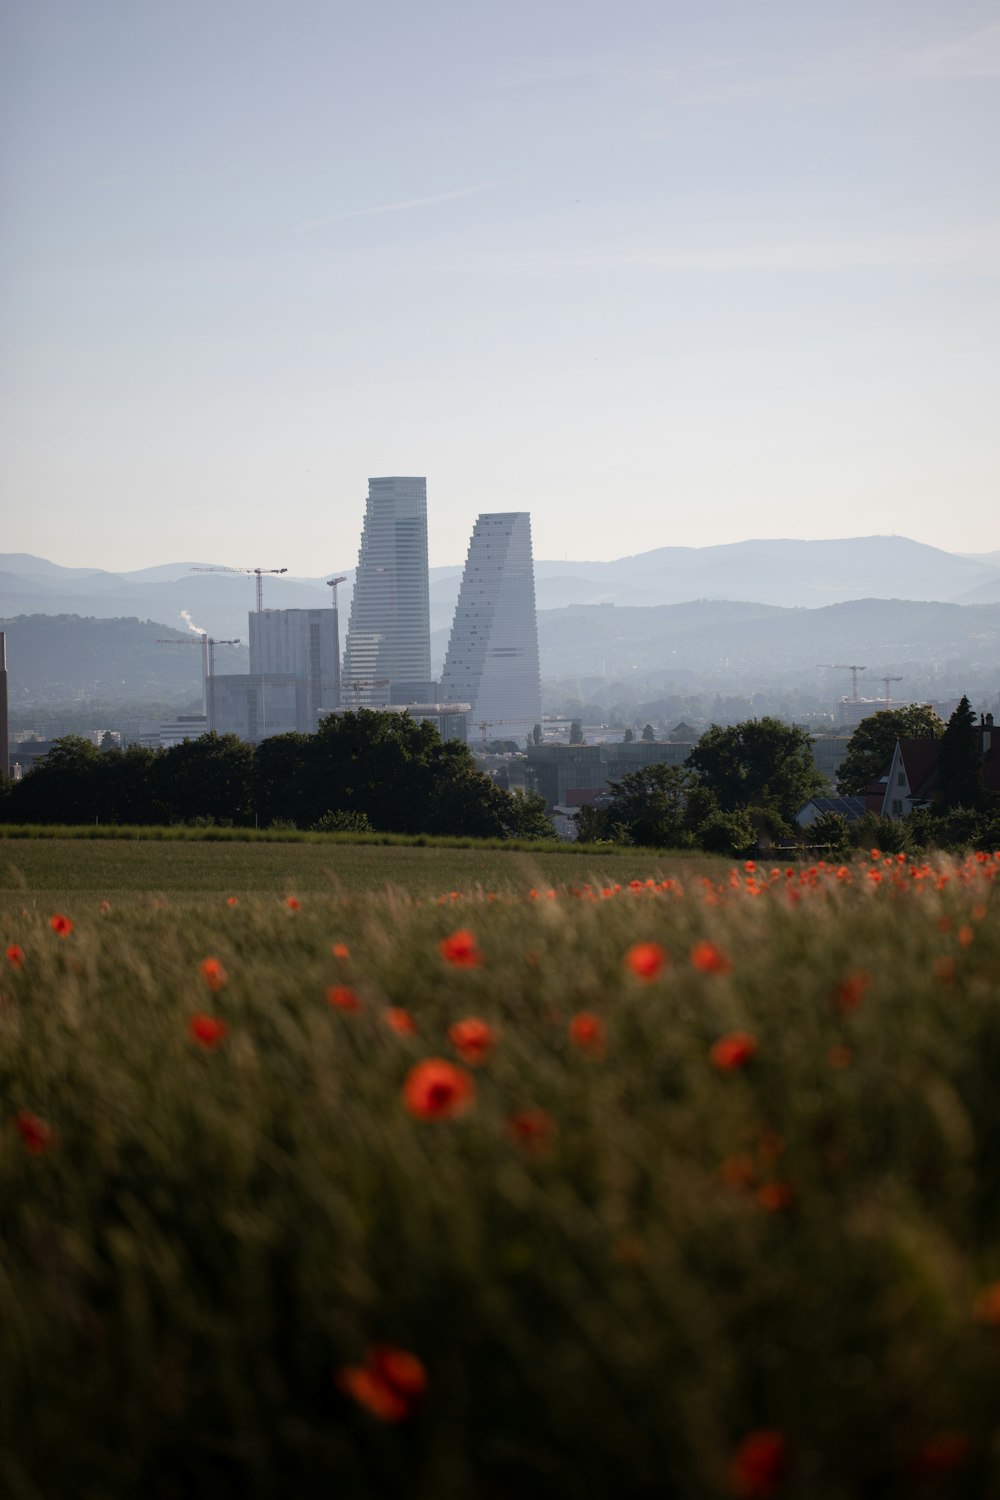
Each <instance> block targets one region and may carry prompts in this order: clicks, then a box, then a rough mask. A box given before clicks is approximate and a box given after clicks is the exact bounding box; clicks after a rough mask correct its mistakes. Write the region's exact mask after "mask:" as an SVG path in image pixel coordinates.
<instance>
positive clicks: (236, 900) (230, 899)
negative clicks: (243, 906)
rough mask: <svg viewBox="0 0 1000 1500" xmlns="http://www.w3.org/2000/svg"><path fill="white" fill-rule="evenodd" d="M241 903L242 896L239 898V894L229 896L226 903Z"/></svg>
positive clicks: (235, 904) (234, 904)
mask: <svg viewBox="0 0 1000 1500" xmlns="http://www.w3.org/2000/svg"><path fill="white" fill-rule="evenodd" d="M239 904H240V898H239V896H227V897H226V905H227V906H239Z"/></svg>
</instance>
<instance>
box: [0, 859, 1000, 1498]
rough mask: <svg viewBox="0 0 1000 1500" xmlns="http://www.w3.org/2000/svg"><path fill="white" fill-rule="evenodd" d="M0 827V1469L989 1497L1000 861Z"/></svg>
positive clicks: (65, 1488)
mask: <svg viewBox="0 0 1000 1500" xmlns="http://www.w3.org/2000/svg"><path fill="white" fill-rule="evenodd" d="M105 851H106V852H107V854H108V856H109V857H110V858H111V859H112V860H117V861H120V862H121V863H120V866H119V872H118V885H117V886H114V887H112V886H110V885H109V886H108V887H107V889H108V890H110V891H111V895H110V896H109V897H108V900H109V901H110V908H109V909H107V910H102V909H101V905H100V900H99V899H98V898H99V896H101V893H102V891H104V889H105V887H104V885H103V883H102V881H101V880H99V879H97V878H96V877H95V876H94V875H93V873H91V874H90V875H89V876H88V877H86V879H87V881H88V882H89V883H82V884H77V885H76V890H77V892H78V893H79V895H80V900H79V901H78V902H77V903H76V904H75V905H74V906H73V908H72V909H69V907H67V909H66V911H65V913H63V912H61V908H60V907H59V906H57V904H56V902H55V901H54V900H51V899H49V898H50V895H51V894H52V893H51V892H50V891H49V890H48V889H47V888H46V886H45V881H46V880H47V879H48V878H49V876H50V875H52V874H53V872H56V876H57V878H58V881H59V882H60V883H59V884H58V885H57V886H56V887H55V889H58V890H59V891H62V890H64V889H67V888H70V887H67V881H69V879H70V874H71V872H72V869H73V860H74V858H80V857H83V858H86V859H88V860H89V859H91V858H92V857H94V856H95V855H97V854H103V853H104V852H105ZM2 852H3V855H4V856H5V859H6V860H7V862H11V861H13V862H16V861H19V860H20V859H21V858H22V857H24V858H25V860H26V862H27V860H30V859H33V858H35V857H36V856H37V857H38V859H39V860H41V861H43V862H42V863H39V864H33V865H29V866H28V868H27V870H26V872H25V879H26V881H27V882H28V883H27V885H26V886H25V887H23V888H22V890H23V891H27V892H28V895H27V896H26V897H25V898H24V899H23V900H21V904H20V905H19V904H18V901H17V899H15V893H14V891H13V890H12V889H11V887H10V885H9V884H8V886H7V890H6V892H5V897H4V904H3V908H2V910H0V932H2V935H3V939H4V945H5V948H6V957H5V958H0V964H2V974H0V996H2V998H0V1099H2V1113H3V1120H2V1122H0V1205H2V1212H0V1330H2V1331H0V1338H2V1341H3V1342H2V1347H0V1352H2V1358H0V1493H2V1494H4V1495H8V1494H9V1495H11V1496H12V1497H15V1500H39V1497H41V1500H62V1497H63V1496H73V1497H74V1500H76V1497H80V1500H133V1497H134V1500H139V1497H142V1500H147V1497H150V1500H182V1497H183V1500H187V1497H189V1496H191V1497H196V1500H201V1497H204V1500H237V1497H244V1496H251V1497H258V1496H259V1497H267V1500H271V1497H275V1500H277V1497H284V1496H295V1497H296V1500H299V1497H305V1500H313V1497H317V1500H318V1497H320V1496H322V1497H324V1500H326V1497H328V1496H329V1495H331V1494H336V1495H337V1496H346V1497H351V1500H353V1497H360V1500H369V1497H370V1500H383V1497H396V1496H407V1497H412V1500H508V1497H510V1496H513V1495H517V1496H518V1497H523V1500H543V1497H544V1500H551V1497H554V1496H558V1497H560V1500H561V1497H563V1496H565V1497H569V1500H606V1497H607V1496H609V1495H621V1496H624V1497H626V1500H628V1497H631V1496H638V1497H646V1496H648V1497H651V1500H652V1497H654V1496H655V1497H658V1500H701V1497H706V1500H724V1497H727V1496H729V1497H732V1496H743V1497H749V1500H755V1497H773V1496H777V1497H787V1500H903V1497H906V1500H910V1497H913V1496H918V1497H919V1496H925V1495H926V1496H928V1497H930V1500H941V1497H946V1496H947V1497H955V1500H983V1497H990V1496H995V1495H998V1494H1000V1400H998V1396H997V1392H998V1391H1000V1087H998V1083H997V1080H998V1078H1000V999H998V997H1000V920H998V919H1000V890H998V882H1000V856H981V857H976V858H970V859H969V860H968V861H967V862H965V863H953V862H949V861H947V860H942V861H940V862H938V863H935V864H934V865H930V864H924V863H907V862H906V861H905V860H886V859H884V858H882V857H878V858H874V859H872V858H869V859H866V860H865V861H864V862H859V863H857V864H853V865H850V866H840V867H837V868H834V867H827V866H824V865H817V866H814V867H811V868H800V869H796V870H792V871H790V872H789V873H787V874H786V873H785V871H784V870H783V869H781V870H779V869H775V870H774V871H773V872H772V871H771V870H770V869H769V868H762V869H759V870H758V869H756V868H744V867H742V866H740V867H737V868H735V869H733V868H730V867H729V866H727V865H720V864H718V863H713V864H712V865H711V866H710V867H709V868H710V871H711V873H710V874H704V873H702V871H701V869H700V867H699V866H697V865H689V866H686V867H685V868H684V869H683V870H682V872H681V881H680V882H679V881H678V880H677V879H676V878H666V879H663V880H660V879H657V878H655V877H654V876H653V874H652V872H651V871H650V869H649V868H648V862H647V861H643V860H639V861H637V864H638V865H639V870H638V871H637V873H636V877H635V884H634V885H630V884H629V882H628V881H626V880H624V879H621V878H620V877H619V879H617V880H615V881H608V882H605V883H603V884H602V883H601V882H602V881H603V876H604V872H605V870H607V871H608V872H609V873H610V870H611V861H610V860H609V861H608V862H607V864H605V863H604V862H603V861H601V862H600V870H599V878H598V881H597V882H595V883H594V884H593V886H592V887H591V888H587V886H586V885H585V884H584V879H585V877H582V876H581V878H580V879H579V880H578V881H577V883H576V884H573V883H572V878H571V880H570V881H569V882H566V883H565V884H566V885H568V888H564V886H563V885H562V884H561V885H560V886H558V887H556V886H554V887H553V891H554V894H552V895H549V893H548V888H546V887H544V886H543V885H541V884H540V883H538V884H536V887H535V890H534V893H531V892H529V890H528V889H526V888H525V887H524V886H517V882H516V881H511V882H509V883H508V884H504V883H503V882H502V880H500V879H497V878H495V875H496V870H497V869H500V868H502V869H508V868H513V869H515V870H516V869H518V868H519V866H518V865H517V864H516V863H515V864H513V865H506V864H502V861H503V860H505V859H509V860H512V861H518V860H519V859H520V858H521V856H517V855H510V856H498V858H499V859H500V860H501V865H498V866H493V865H489V866H487V865H483V866H481V867H477V866H475V865H474V864H470V865H469V866H468V867H467V870H469V871H472V870H474V869H476V868H483V869H484V870H485V869H489V870H490V876H489V879H488V880H484V881H483V884H484V885H486V884H488V885H489V886H490V887H492V886H493V885H494V884H496V886H497V888H498V896H497V898H496V899H492V900H491V899H490V898H489V896H488V895H487V894H485V893H483V892H480V893H476V892H475V891H473V890H472V888H471V886H470V885H469V884H468V883H466V884H465V885H462V884H461V883H459V882H458V881H457V880H455V879H454V878H453V877H454V876H455V874H456V873H457V872H459V870H460V866H459V865H457V864H455V863H454V861H453V860H452V856H453V855H456V854H467V853H470V852H473V851H440V850H432V851H416V850H414V851H412V853H413V855H414V856H415V857H418V858H419V859H423V860H425V861H428V865H429V867H431V868H432V875H431V876H430V877H429V884H427V885H425V886H422V887H421V881H420V878H418V877H415V876H410V877H408V879H412V882H413V885H414V886H416V887H420V888H422V889H423V890H424V892H425V894H424V895H423V896H422V897H421V896H419V895H414V894H411V893H409V892H407V891H404V890H402V889H400V888H399V887H400V885H401V884H402V882H400V881H397V882H396V887H397V888H396V889H394V890H389V891H375V892H366V891H365V890H364V889H363V888H362V883H361V880H360V879H356V880H355V883H354V884H353V886H349V885H348V882H347V880H346V879H344V880H343V884H342V885H341V886H340V887H339V888H338V887H336V885H334V886H331V883H330V882H329V880H328V878H327V877H326V875H325V874H324V873H323V872H324V869H325V868H327V867H328V866H329V862H330V859H331V855H330V852H329V851H328V850H326V849H323V850H321V851H320V853H319V855H318V856H317V863H316V864H315V865H311V864H310V865H308V869H309V870H310V871H311V875H310V877H309V878H310V879H311V880H312V882H313V883H312V884H311V885H310V884H307V883H305V882H306V876H305V875H304V874H303V868H304V866H303V865H302V864H301V863H300V861H302V860H303V859H305V858H306V857H307V856H309V857H311V851H308V850H303V849H302V848H298V847H288V848H287V849H286V848H282V847H281V846H278V847H277V850H276V852H275V846H269V851H268V852H269V853H272V852H273V853H274V857H275V858H276V859H277V860H278V861H279V862H278V863H277V864H276V865H274V866H273V867H271V868H270V870H269V873H268V876H267V880H266V881H262V882H261V883H259V884H256V885H254V884H249V885H247V886H244V887H242V888H240V887H236V888H235V891H234V889H232V887H233V886H234V880H235V874H234V872H235V871H237V870H238V868H239V867H238V866H227V865H225V864H223V865H214V864H210V865H209V868H211V870H212V875H211V879H210V880H209V879H208V878H207V877H205V876H203V878H202V884H201V887H200V890H201V891H202V895H201V896H200V897H199V899H197V900H192V901H190V902H188V901H183V902H182V901H181V900H180V899H179V897H178V899H175V898H174V895H173V892H174V891H178V892H179V891H181V890H183V884H182V883H179V884H178V885H176V886H175V885H170V884H167V877H168V876H170V878H171V879H173V877H174V874H175V873H176V872H177V870H178V869H180V868H182V867H181V866H175V865H174V864H173V863H172V861H173V858H174V856H175V854H177V853H181V854H182V855H183V856H185V857H186V856H187V854H188V853H193V854H195V855H196V856H197V858H198V859H200V860H206V859H207V860H208V861H210V862H211V861H214V860H215V859H216V857H217V856H221V855H223V854H224V855H227V856H228V855H229V854H231V853H233V852H234V851H233V850H231V849H230V848H229V847H226V848H224V849H220V848H219V847H218V846H213V847H211V848H206V847H201V846H197V847H195V848H194V849H192V848H191V846H183V845H181V846H176V847H175V846H167V845H164V846H160V847H158V848H156V849H155V850H153V851H152V852H150V851H149V850H146V851H145V852H144V853H143V854H141V856H140V855H139V854H138V853H137V854H136V858H137V859H138V858H142V859H148V858H151V859H153V860H154V861H155V860H158V859H162V860H163V861H164V863H163V864H162V865H159V866H157V865H155V863H154V864H153V865H152V866H150V865H130V864H129V863H128V860H129V859H130V858H131V857H132V855H133V853H134V852H135V851H133V850H132V848H131V846H120V845H114V844H106V845H104V844H102V845H91V844H88V845H86V846H85V847H84V849H83V850H82V851H80V850H76V851H68V852H67V851H66V850H63V849H60V848H59V847H58V846H57V845H47V844H46V845H37V846H35V845H32V846H30V847H29V846H25V845H21V844H18V845H17V846H16V847H15V846H13V845H11V844H7V843H5V844H4V845H3V847H2ZM235 852H236V853H239V854H241V856H242V857H243V858H246V857H247V854H248V852H252V854H253V856H254V857H255V858H256V856H257V855H258V854H260V853H261V852H262V851H261V850H260V849H257V848H254V849H253V850H252V851H248V850H247V849H243V850H242V851H239V850H237V851H235ZM367 852H370V853H371V854H372V855H373V856H375V855H381V856H385V858H386V862H385V863H383V864H381V865H380V866H375V865H373V866H371V867H370V869H369V871H368V874H367V875H366V876H365V877H364V879H366V880H368V879H370V880H371V883H372V884H379V885H381V884H382V883H383V881H384V879H385V872H386V871H387V870H388V869H390V868H391V866H392V863H393V862H398V861H400V860H401V857H402V855H403V854H408V853H410V852H411V851H406V850H399V849H388V850H377V849H375V850H371V851H366V853H367ZM340 853H341V851H340V850H337V851H336V855H337V857H338V858H339V856H340ZM352 854H353V851H352ZM439 854H440V855H445V854H447V856H448V859H447V860H442V862H441V863H440V864H438V863H437V860H436V856H438V855H439ZM481 857H482V858H485V857H486V856H485V855H483V856H481ZM45 858H49V859H51V860H54V861H55V864H53V865H50V866H46V865H45V864H44V859H45ZM551 858H552V859H553V860H554V861H555V862H556V863H557V864H558V867H559V869H561V870H563V871H565V870H567V869H572V868H573V865H572V856H569V857H567V856H560V855H558V854H556V855H553V856H551ZM567 858H568V859H569V861H570V862H569V864H567V863H566V859H567ZM62 861H66V863H61V862H62ZM324 861H325V863H324ZM530 867H531V866H530V865H529V866H526V867H525V868H526V869H527V868H530ZM186 868H187V869H188V870H189V872H190V870H191V869H193V868H195V867H194V866H189V867H186ZM205 868H206V866H205V865H202V869H203V870H204V869H205ZM251 868H252V871H254V872H259V870H260V868H261V867H260V866H253V867H251ZM534 868H537V866H534ZM446 869H447V870H448V871H449V872H450V873H449V877H448V879H447V880H446V881H445V880H443V879H439V878H438V876H439V875H440V874H441V873H442V872H443V871H444V870H446ZM150 870H152V871H153V872H154V874H153V877H150V876H149V875H148V872H149V871H150ZM60 871H62V872H64V873H58V872H60ZM143 871H146V872H147V874H146V875H145V876H144V875H143ZM157 872H158V873H159V874H160V875H161V877H162V878H160V879H156V878H155V874H156V873H157ZM379 872H381V873H380V874H379ZM101 873H102V874H103V875H105V876H106V878H107V879H108V880H109V881H110V880H111V879H112V878H113V876H114V865H113V863H112V864H108V865H107V866H104V867H102V872H101ZM579 873H580V872H578V874H579ZM621 873H622V874H623V873H624V864H623V865H622V867H621ZM289 874H291V875H294V876H295V879H294V880H293V881H291V882H289V884H288V886H287V887H286V884H285V880H284V877H285V876H286V875H289ZM673 875H674V876H675V877H676V875H677V871H676V870H674V871H673ZM231 877H232V878H231ZM79 878H80V880H81V881H84V876H83V875H81V876H80V877H79ZM142 878H148V879H149V891H150V892H151V891H155V890H160V891H165V892H167V893H168V895H167V899H166V901H162V900H159V899H151V898H150V895H149V894H148V892H147V894H146V896H145V898H144V899H141V900H140V899H139V896H138V890H137V883H138V881H139V880H140V879H142ZM252 878H253V877H252V874H247V875H246V876H245V879H246V881H247V882H250V881H251V879H252ZM473 878H476V877H473ZM647 878H648V883H646V881H647ZM616 885H618V886H620V889H615V886H616ZM293 886H294V899H293V900H292V901H291V902H288V901H286V900H284V899H282V898H283V897H284V896H285V895H286V894H290V893H291V889H292V887H293ZM442 888H447V889H448V890H454V891H455V892H456V894H455V895H454V896H452V895H450V894H449V895H446V896H445V897H444V899H427V896H428V895H429V894H431V892H433V894H434V896H435V897H437V896H438V893H439V891H440V890H441V889H442ZM241 889H242V890H247V889H249V894H245V895H242V894H239V892H240V890H241ZM233 894H236V896H237V899H236V901H235V904H230V901H229V899H228V897H229V896H230V895H233ZM22 909H23V911H24V913H26V914H22ZM60 916H62V917H63V918H64V919H63V920H59V917H60ZM53 919H55V920H53ZM463 1022H465V1023H467V1024H465V1025H460V1024H459V1023H463ZM428 1063H430V1064H431V1067H430V1068H428V1067H427V1066H426V1065H427V1064H428Z"/></svg>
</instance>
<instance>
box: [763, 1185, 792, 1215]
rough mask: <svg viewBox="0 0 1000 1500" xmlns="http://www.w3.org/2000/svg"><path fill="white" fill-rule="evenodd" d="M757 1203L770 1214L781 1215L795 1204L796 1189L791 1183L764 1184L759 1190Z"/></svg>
mask: <svg viewBox="0 0 1000 1500" xmlns="http://www.w3.org/2000/svg"><path fill="white" fill-rule="evenodd" d="M757 1202H758V1203H759V1204H760V1206H761V1208H763V1209H765V1210H766V1211H767V1213H769V1214H780V1213H781V1212H783V1210H784V1209H786V1208H791V1206H792V1204H793V1203H794V1202H795V1189H794V1188H793V1187H792V1184H791V1183H790V1182H763V1183H761V1185H760V1187H759V1188H758V1189H757Z"/></svg>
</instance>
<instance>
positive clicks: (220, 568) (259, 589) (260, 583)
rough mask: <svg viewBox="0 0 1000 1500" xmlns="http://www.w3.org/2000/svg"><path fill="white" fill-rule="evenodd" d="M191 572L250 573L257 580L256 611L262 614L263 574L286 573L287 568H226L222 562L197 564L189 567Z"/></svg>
mask: <svg viewBox="0 0 1000 1500" xmlns="http://www.w3.org/2000/svg"><path fill="white" fill-rule="evenodd" d="M191 572H192V573H252V574H253V575H254V577H255V579H256V581H257V613H258V614H262V613H263V610H264V574H265V573H287V572H288V569H287V568H227V567H223V566H222V564H219V565H218V566H213V567H210V568H203V567H200V566H199V565H198V564H195V566H194V567H193V568H192V569H191Z"/></svg>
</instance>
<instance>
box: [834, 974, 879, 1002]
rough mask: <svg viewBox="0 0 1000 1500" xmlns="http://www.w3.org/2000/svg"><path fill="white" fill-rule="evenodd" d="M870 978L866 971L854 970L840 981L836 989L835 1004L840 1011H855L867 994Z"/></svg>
mask: <svg viewBox="0 0 1000 1500" xmlns="http://www.w3.org/2000/svg"><path fill="white" fill-rule="evenodd" d="M871 982H872V976H871V974H870V973H869V971H868V970H867V969H855V970H854V971H853V973H851V974H848V975H847V976H846V978H844V979H842V980H841V981H840V984H839V985H838V987H837V1004H838V1005H839V1007H840V1009H841V1010H856V1009H857V1007H858V1006H859V1005H860V1004H861V1001H862V999H863V998H864V996H865V994H866V993H867V991H868V989H869V987H870V985H871Z"/></svg>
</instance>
